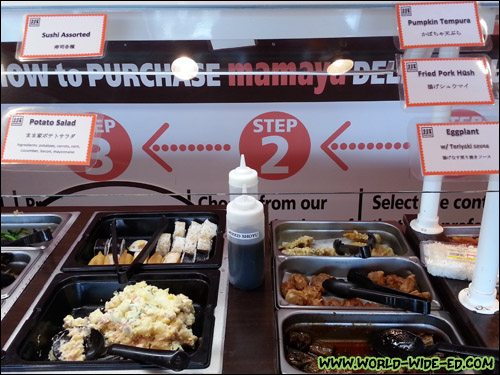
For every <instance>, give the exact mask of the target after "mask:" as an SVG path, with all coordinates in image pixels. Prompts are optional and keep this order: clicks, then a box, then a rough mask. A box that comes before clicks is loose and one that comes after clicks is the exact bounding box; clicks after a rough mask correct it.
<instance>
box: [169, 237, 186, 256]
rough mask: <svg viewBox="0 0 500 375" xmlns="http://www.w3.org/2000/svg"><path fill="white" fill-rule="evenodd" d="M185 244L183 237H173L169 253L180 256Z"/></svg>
mask: <svg viewBox="0 0 500 375" xmlns="http://www.w3.org/2000/svg"><path fill="white" fill-rule="evenodd" d="M185 244H186V238H185V237H174V242H173V243H172V249H171V250H170V252H173V253H179V254H182V253H183V252H184V245H185Z"/></svg>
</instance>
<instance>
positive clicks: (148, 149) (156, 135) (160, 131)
mask: <svg viewBox="0 0 500 375" xmlns="http://www.w3.org/2000/svg"><path fill="white" fill-rule="evenodd" d="M168 126H169V125H168V124H167V123H164V124H163V125H162V126H161V128H160V129H158V130H157V131H156V133H154V134H153V136H152V137H151V138H150V139H149V140H148V141H147V142H146V143H144V146H142V149H143V150H144V152H145V153H146V154H148V155H149V156H151V157H152V158H153V159H154V160H155V161H156V162H157V163H158V164H160V165H161V166H162V167H163V168H164V169H166V170H167V172H172V167H171V166H170V165H168V164H167V163H165V161H164V160H163V159H162V158H160V157H159V156H158V155H157V154H155V152H154V151H153V150H152V149H151V146H153V144H154V143H155V142H156V141H157V139H158V138H160V136H161V135H162V134H163V133H165V131H166V130H167V129H168Z"/></svg>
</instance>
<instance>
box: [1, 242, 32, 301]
mask: <svg viewBox="0 0 500 375" xmlns="http://www.w3.org/2000/svg"><path fill="white" fill-rule="evenodd" d="M5 255H7V256H12V258H13V259H12V260H11V261H10V262H9V263H8V264H5V269H4V267H3V264H2V272H5V271H7V270H8V274H11V275H16V276H15V277H16V279H15V280H14V282H12V284H10V285H7V286H5V287H2V302H3V300H4V299H6V298H8V297H9V296H10V295H11V294H12V292H13V291H14V290H15V289H16V288H17V287H18V286H19V284H21V283H23V280H25V277H24V276H25V275H26V274H27V273H28V272H29V271H30V269H31V267H32V266H33V264H34V263H35V262H36V260H37V259H38V258H39V257H40V256H41V255H42V252H41V251H3V250H2V257H3V256H5ZM2 284H3V281H2Z"/></svg>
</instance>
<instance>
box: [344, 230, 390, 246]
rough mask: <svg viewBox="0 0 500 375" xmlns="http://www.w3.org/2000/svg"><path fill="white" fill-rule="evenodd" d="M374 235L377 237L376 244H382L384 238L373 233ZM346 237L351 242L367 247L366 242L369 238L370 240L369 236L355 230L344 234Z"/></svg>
mask: <svg viewBox="0 0 500 375" xmlns="http://www.w3.org/2000/svg"><path fill="white" fill-rule="evenodd" d="M372 234H373V236H374V237H375V242H376V243H380V242H382V237H380V234H378V233H372ZM344 237H345V238H348V239H350V240H351V241H355V242H364V244H363V245H366V242H367V241H368V238H369V237H368V234H366V233H360V232H358V231H357V230H353V231H352V232H348V233H344Z"/></svg>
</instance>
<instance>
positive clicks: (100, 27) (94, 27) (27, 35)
mask: <svg viewBox="0 0 500 375" xmlns="http://www.w3.org/2000/svg"><path fill="white" fill-rule="evenodd" d="M106 19H107V16H106V15H105V14H85V15H82V14H68V15H28V16H27V17H26V25H25V31H24V38H23V43H22V46H21V51H20V53H19V58H20V59H39V58H62V57H64V58H67V57H100V56H102V55H103V53H104V42H105V34H106Z"/></svg>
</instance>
